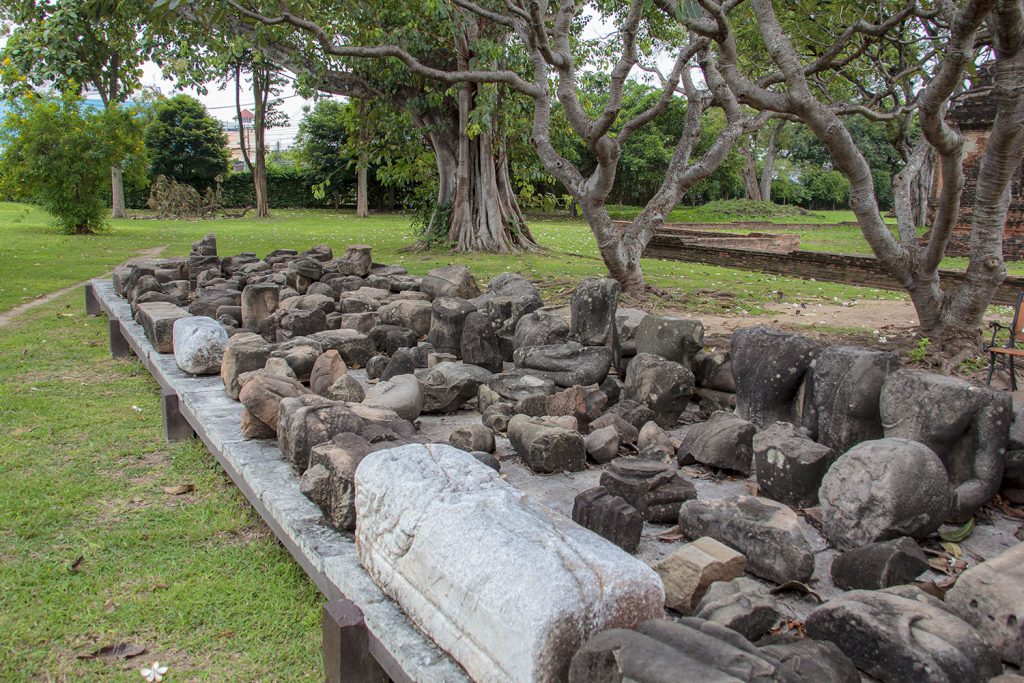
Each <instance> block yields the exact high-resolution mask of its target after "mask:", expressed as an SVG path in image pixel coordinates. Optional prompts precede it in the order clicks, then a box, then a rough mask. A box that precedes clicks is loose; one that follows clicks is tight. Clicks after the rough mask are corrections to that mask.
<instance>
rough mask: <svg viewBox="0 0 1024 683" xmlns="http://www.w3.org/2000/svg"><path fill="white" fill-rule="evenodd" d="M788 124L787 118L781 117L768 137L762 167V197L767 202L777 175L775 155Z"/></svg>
mask: <svg viewBox="0 0 1024 683" xmlns="http://www.w3.org/2000/svg"><path fill="white" fill-rule="evenodd" d="M785 125H786V120H785V119H779V122H778V123H776V124H775V128H773V129H772V134H771V136H770V137H769V138H768V149H766V150H765V152H764V165H763V167H762V168H761V186H760V190H761V199H763V200H764V201H766V202H770V201H771V200H772V176H773V175H775V155H776V153H777V152H778V150H779V138H780V137H781V136H782V129H783V127H784V126H785Z"/></svg>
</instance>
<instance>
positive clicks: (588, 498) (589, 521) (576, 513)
mask: <svg viewBox="0 0 1024 683" xmlns="http://www.w3.org/2000/svg"><path fill="white" fill-rule="evenodd" d="M572 521H574V522H576V523H577V524H579V525H580V526H582V527H585V528H587V529H590V530H591V531H593V532H594V533H595V534H597V535H599V536H602V537H604V538H607V539H608V540H609V541H611V542H612V543H614V544H615V545H617V546H619V547H620V548H622V549H623V550H625V551H626V552H627V553H635V552H636V549H637V546H639V545H640V534H641V533H642V532H643V529H644V520H643V517H641V516H640V513H639V512H637V511H636V508H634V507H633V506H632V505H630V504H629V503H627V502H626V501H624V500H622V499H621V498H619V497H618V496H613V495H611V494H610V493H608V490H607V489H606V488H604V487H603V486H595V487H594V488H592V489H587V490H586V491H582V492H580V493H578V494H576V498H575V499H574V500H573V504H572Z"/></svg>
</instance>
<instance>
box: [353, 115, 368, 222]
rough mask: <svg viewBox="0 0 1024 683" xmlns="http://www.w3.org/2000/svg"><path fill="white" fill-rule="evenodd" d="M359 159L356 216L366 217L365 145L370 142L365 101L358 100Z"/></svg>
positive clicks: (366, 158) (366, 160)
mask: <svg viewBox="0 0 1024 683" xmlns="http://www.w3.org/2000/svg"><path fill="white" fill-rule="evenodd" d="M359 121H360V123H359V160H358V161H357V162H356V217H358V218H366V217H367V216H369V215H370V207H369V203H368V200H367V197H366V167H367V165H368V163H369V159H368V154H367V151H366V146H367V145H368V144H369V142H370V129H369V128H368V127H367V125H366V101H365V100H359Z"/></svg>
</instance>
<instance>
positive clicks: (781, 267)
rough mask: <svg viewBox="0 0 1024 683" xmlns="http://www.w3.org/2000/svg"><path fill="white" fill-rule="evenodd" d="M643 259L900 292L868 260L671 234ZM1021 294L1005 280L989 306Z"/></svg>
mask: <svg viewBox="0 0 1024 683" xmlns="http://www.w3.org/2000/svg"><path fill="white" fill-rule="evenodd" d="M644 257H645V258H661V259H670V260H673V261H692V262H695V263H708V264H711V265H715V266H724V267H726V268H739V269H741V270H757V271H761V272H764V273H775V274H778V275H788V276H791V277H798V278H802V279H805V280H820V281H822V282H838V283H841V284H849V285H859V286H863V287H877V288H878V289H889V290H897V291H898V290H901V289H902V287H900V285H899V284H898V283H897V282H896V281H895V280H894V279H893V278H892V276H890V275H889V274H888V273H887V272H886V271H885V269H884V268H883V267H882V265H881V264H880V263H879V262H878V261H877V260H876V259H875V258H873V257H870V256H850V255H846V254H830V253H827V252H817V251H794V252H791V253H788V254H780V253H770V252H766V251H751V250H749V249H738V248H734V247H723V246H703V245H696V244H690V243H689V241H688V240H686V239H683V238H681V237H680V236H678V235H675V234H672V233H658V234H657V235H655V236H654V237H653V238H652V239H651V241H650V243H649V244H648V245H647V249H646V251H644ZM941 274H942V278H943V281H944V282H945V283H947V286H948V285H949V284H953V283H956V284H958V283H960V282H962V281H963V279H964V274H963V273H961V272H957V271H950V270H943V271H941ZM1022 290H1024V277H1021V276H1010V277H1007V278H1006V280H1005V281H1004V282H1003V284H1002V285H1001V286H1000V287H999V289H998V290H997V291H996V294H995V296H994V297H992V303H994V304H1003V305H1008V306H1012V305H1013V304H1014V303H1016V301H1017V295H1018V294H1020V292H1021V291H1022Z"/></svg>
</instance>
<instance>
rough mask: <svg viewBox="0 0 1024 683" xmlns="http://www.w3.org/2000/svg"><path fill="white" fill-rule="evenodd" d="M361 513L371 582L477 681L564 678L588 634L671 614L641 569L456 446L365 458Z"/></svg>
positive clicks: (361, 542)
mask: <svg viewBox="0 0 1024 683" xmlns="http://www.w3.org/2000/svg"><path fill="white" fill-rule="evenodd" d="M356 513H357V522H356V544H357V549H358V552H359V559H360V561H361V562H362V564H363V566H364V567H365V568H366V569H367V571H368V572H369V574H370V576H372V577H373V578H374V580H375V581H376V582H377V583H378V584H379V585H380V586H381V588H383V589H384V592H385V593H387V594H389V595H390V596H391V597H393V598H395V599H396V600H397V601H398V603H399V604H400V605H401V606H402V608H403V609H404V610H405V612H406V614H408V615H409V617H410V618H411V619H412V620H413V622H415V623H416V624H417V625H418V626H419V627H420V628H421V629H422V630H423V631H424V632H426V634H427V635H428V636H430V637H431V638H432V639H433V640H434V642H436V643H437V644H438V645H439V646H440V647H441V648H442V649H444V650H446V651H447V652H449V653H450V654H451V655H452V656H453V657H454V658H455V659H456V660H457V661H458V662H459V663H460V664H462V666H463V667H464V668H465V669H466V671H468V672H469V674H470V676H471V677H472V678H473V679H474V680H476V681H481V682H491V681H494V682H498V681H516V682H524V683H525V682H528V681H537V682H539V681H560V680H564V679H565V677H566V674H567V671H568V667H569V661H570V659H571V658H572V655H573V654H574V653H575V652H576V650H577V649H578V648H579V647H580V646H581V645H582V644H583V642H584V641H585V640H586V639H587V637H588V636H590V635H591V634H593V633H596V632H597V631H600V630H602V629H605V628H630V627H633V626H636V625H637V624H639V623H641V622H643V621H645V620H647V619H650V618H656V617H660V616H663V613H664V608H663V606H664V602H665V594H664V589H663V587H662V583H661V579H660V578H658V576H657V574H656V573H655V572H654V571H653V570H652V569H651V568H650V567H648V566H647V565H646V564H645V563H644V562H642V561H640V560H638V559H637V558H635V557H633V556H631V555H629V554H627V553H625V552H624V551H622V550H621V549H620V548H618V547H617V546H615V545H614V544H612V543H610V542H608V541H606V540H605V539H603V538H601V537H600V536H598V535H597V534H595V533H593V532H591V531H588V530H587V529H584V528H583V527H581V526H579V525H577V524H575V523H574V522H572V521H571V520H569V519H567V518H566V517H565V516H563V515H561V514H559V513H557V512H554V511H553V510H551V509H549V508H547V507H545V506H544V505H541V504H540V503H538V502H536V501H534V500H533V499H531V498H529V497H527V496H524V495H523V494H522V493H521V492H520V491H517V490H516V489H515V488H513V487H512V486H510V485H508V484H506V483H505V482H504V481H502V479H501V478H500V476H499V475H498V474H497V473H496V472H495V471H494V470H492V469H490V468H489V467H487V466H485V465H483V464H481V463H480V462H478V461H477V460H476V459H475V458H473V457H472V456H471V455H469V454H468V453H465V452H463V451H460V450H458V449H455V448H452V447H451V446H447V445H438V444H434V445H426V446H424V445H419V444H413V445H407V446H401V447H399V448H393V449H389V450H385V451H379V452H377V453H372V454H370V455H369V456H367V457H366V458H365V459H364V460H363V461H362V462H361V463H360V465H359V468H358V469H357V470H356Z"/></svg>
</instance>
